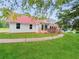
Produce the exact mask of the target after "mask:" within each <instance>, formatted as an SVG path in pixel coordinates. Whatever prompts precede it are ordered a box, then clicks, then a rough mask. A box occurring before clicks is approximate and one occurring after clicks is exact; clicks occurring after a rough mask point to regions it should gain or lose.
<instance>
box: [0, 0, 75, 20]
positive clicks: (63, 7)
mask: <svg viewBox="0 0 79 59" xmlns="http://www.w3.org/2000/svg"><path fill="white" fill-rule="evenodd" d="M13 1H14V0H11V3H13ZM21 1H22V0H17V2H19V6H21V3H20V2H21ZM52 1H53V2H54V3H55V1H56V0H52ZM73 1H75V0H73ZM72 3H73V2H70V4H72ZM4 4H5V5H2V3H0V8H3V7H11V4H10V3H9V2H7V0H6V1H5V0H4ZM71 7H72V6H71V5H68V4H65V5H63V6H62V10H66V9H70V8H71ZM14 8H15V9H16V11H15V12H17V13H21V14H23V11H22V10H21V8H20V7H17V6H14ZM57 12H58V10H53V14H52V15H51V17H50V18H52V19H55V20H58V18H57V16H56V14H57ZM30 14H31V15H33V14H34V10H33V9H31V10H30ZM0 15H2V14H1V12H0Z"/></svg>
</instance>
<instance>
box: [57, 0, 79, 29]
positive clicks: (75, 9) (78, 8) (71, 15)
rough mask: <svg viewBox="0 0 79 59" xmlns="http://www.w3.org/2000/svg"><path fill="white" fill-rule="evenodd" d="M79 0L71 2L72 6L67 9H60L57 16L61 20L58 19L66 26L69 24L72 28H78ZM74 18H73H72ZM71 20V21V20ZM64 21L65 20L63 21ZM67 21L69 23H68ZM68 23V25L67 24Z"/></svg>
mask: <svg viewBox="0 0 79 59" xmlns="http://www.w3.org/2000/svg"><path fill="white" fill-rule="evenodd" d="M78 17H79V1H78V0H76V1H75V2H74V3H73V4H72V8H71V9H68V10H62V11H61V12H60V13H59V18H61V19H62V20H61V21H60V23H61V22H62V25H66V26H67V28H69V27H68V26H70V27H71V28H72V29H76V30H78V29H77V28H79V24H78V22H79V20H78V19H79V18H78ZM73 19H74V20H73ZM72 20H73V21H72ZM65 21H66V22H65ZM68 22H69V23H68ZM68 24H69V25H68Z"/></svg>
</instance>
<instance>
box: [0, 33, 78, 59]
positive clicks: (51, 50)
mask: <svg viewBox="0 0 79 59" xmlns="http://www.w3.org/2000/svg"><path fill="white" fill-rule="evenodd" d="M0 59H79V34H65V36H64V37H63V38H60V39H56V40H51V41H42V42H31V43H15V44H13V43H12V44H0Z"/></svg>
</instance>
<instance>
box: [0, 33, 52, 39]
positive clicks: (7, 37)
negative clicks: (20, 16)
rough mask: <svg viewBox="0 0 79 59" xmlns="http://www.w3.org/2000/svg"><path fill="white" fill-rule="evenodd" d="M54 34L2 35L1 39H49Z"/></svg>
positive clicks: (0, 34) (0, 35)
mask: <svg viewBox="0 0 79 59" xmlns="http://www.w3.org/2000/svg"><path fill="white" fill-rule="evenodd" d="M49 36H53V34H39V33H0V39H15V38H37V37H49Z"/></svg>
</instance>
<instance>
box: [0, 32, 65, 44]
mask: <svg viewBox="0 0 79 59" xmlns="http://www.w3.org/2000/svg"><path fill="white" fill-rule="evenodd" d="M63 36H64V34H59V35H57V36H53V37H43V38H24V39H0V43H16V42H35V41H45V40H53V39H56V38H60V37H63Z"/></svg>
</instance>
